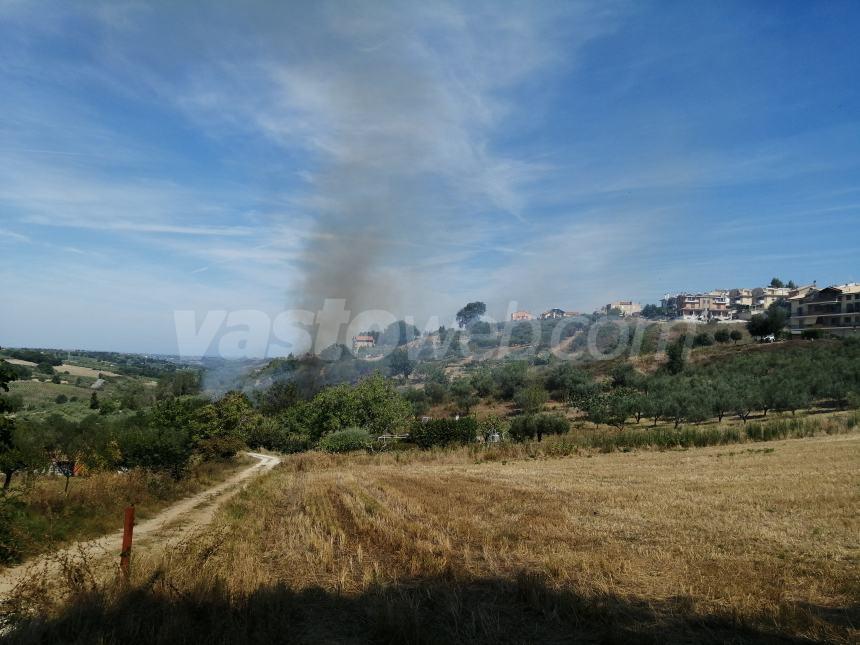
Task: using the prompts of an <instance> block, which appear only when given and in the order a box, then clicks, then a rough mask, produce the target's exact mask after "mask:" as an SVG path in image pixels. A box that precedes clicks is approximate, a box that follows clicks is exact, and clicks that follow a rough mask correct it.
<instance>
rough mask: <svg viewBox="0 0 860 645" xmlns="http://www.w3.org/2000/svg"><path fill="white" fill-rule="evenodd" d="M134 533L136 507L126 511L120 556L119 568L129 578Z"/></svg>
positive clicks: (130, 507)
mask: <svg viewBox="0 0 860 645" xmlns="http://www.w3.org/2000/svg"><path fill="white" fill-rule="evenodd" d="M133 533H134V505H131V506H129V507H127V508H126V509H125V523H124V524H123V527H122V551H121V552H120V554H119V568H120V570H121V571H122V574H123V575H124V576H125V577H126V578H128V570H129V564H130V563H131V537H132V534H133Z"/></svg>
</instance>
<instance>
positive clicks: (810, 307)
mask: <svg viewBox="0 0 860 645" xmlns="http://www.w3.org/2000/svg"><path fill="white" fill-rule="evenodd" d="M804 290H805V291H804ZM796 291H797V292H798V293H796V294H795V295H793V296H791V297H789V298H788V302H789V304H790V306H791V317H790V318H789V328H790V329H791V333H792V334H795V335H800V334H802V333H803V332H804V331H807V330H818V331H821V332H824V333H828V334H835V335H840V336H841V335H844V334H847V333H852V332H856V331H857V330H858V329H860V284H858V283H856V282H850V283H848V284H843V285H834V286H830V287H825V288H823V289H817V288H815V287H814V286H813V287H803V288H801V289H797V290H796Z"/></svg>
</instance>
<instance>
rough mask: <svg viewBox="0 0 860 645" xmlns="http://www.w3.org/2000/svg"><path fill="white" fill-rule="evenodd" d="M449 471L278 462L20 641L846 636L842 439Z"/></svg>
mask: <svg viewBox="0 0 860 645" xmlns="http://www.w3.org/2000/svg"><path fill="white" fill-rule="evenodd" d="M467 455H468V453H467V452H465V451H463V452H460V453H454V454H451V453H448V454H447V455H446V454H442V455H440V456H439V457H438V458H433V457H432V456H428V455H427V454H426V453H425V454H417V455H412V454H409V455H401V456H397V455H391V454H389V455H384V456H382V457H375V458H374V457H370V458H369V457H327V456H324V455H318V454H311V455H303V456H295V457H291V458H288V459H286V460H285V462H284V464H283V465H282V466H281V467H279V468H278V469H276V470H275V471H274V472H273V473H272V474H271V475H269V476H267V477H265V478H263V479H261V480H260V481H258V482H256V483H255V484H254V485H252V486H250V487H249V488H248V489H246V491H245V492H243V493H242V494H241V495H240V496H238V497H237V498H236V499H235V500H234V501H232V502H231V503H230V504H229V505H228V506H227V507H226V508H225V510H224V512H223V513H222V514H221V517H220V519H219V520H217V521H216V525H215V527H216V528H215V530H214V531H212V532H211V533H210V534H208V535H206V536H201V538H200V539H199V540H193V541H191V542H190V543H189V544H187V545H184V546H181V547H179V548H176V549H173V550H171V552H170V553H169V556H168V557H167V559H166V560H164V561H152V562H139V563H138V565H137V570H136V583H135V586H134V588H133V590H132V591H131V592H127V591H117V590H116V589H108V590H105V591H102V592H100V593H99V594H97V596H96V597H95V598H94V597H93V596H92V595H87V596H86V597H85V599H82V600H80V602H79V604H78V605H77V607H76V608H75V609H74V610H73V611H69V612H68V613H64V614H62V615H61V616H60V617H58V618H57V619H56V620H53V621H49V622H48V623H43V624H41V625H39V626H38V627H37V628H36V631H35V632H34V633H30V636H33V637H39V638H42V639H46V638H47V640H51V638H52V637H54V636H60V635H63V634H76V638H79V639H80V640H82V641H94V640H99V641H100V640H108V641H114V640H123V639H125V638H131V637H134V639H135V640H136V641H137V642H141V641H148V642H152V641H156V640H159V639H160V640H162V641H164V640H168V641H172V642H173V641H177V642H178V641H182V640H185V642H188V641H187V638H183V637H184V636H187V635H188V634H194V639H193V640H195V642H196V641H197V640H198V639H199V640H200V641H207V642H212V643H214V642H242V641H248V640H252V641H259V642H274V641H277V640H278V639H279V637H280V638H284V637H286V636H285V635H288V637H289V638H288V640H292V641H300V642H331V641H347V642H366V641H387V642H399V641H412V642H428V643H429V642H466V641H469V642H533V641H541V642H570V641H571V640H575V639H584V640H586V641H605V640H611V641H615V640H618V641H619V642H621V641H625V642H633V640H635V641H636V642H642V641H643V640H644V641H659V642H702V641H710V642H713V641H721V642H724V641H726V640H731V641H733V642H751V641H754V642H761V641H777V640H781V639H784V638H790V639H792V638H811V639H814V640H827V641H831V642H852V641H855V639H856V638H857V637H858V633H857V631H856V626H857V624H858V619H860V616H859V615H858V606H857V600H858V592H860V585H858V557H860V539H858V535H860V520H858V514H857V508H858V502H860V495H858V484H860V436H858V435H856V434H848V435H838V436H825V437H820V438H814V439H801V440H789V441H777V442H769V443H765V444H749V443H748V444H743V445H733V446H720V447H713V448H702V449H694V450H689V451H667V452H650V451H642V452H631V453H613V454H606V455H594V456H591V457H588V456H577V457H570V458H561V459H545V460H541V459H537V460H518V461H511V462H507V463H504V462H501V461H499V462H482V463H474V462H472V461H469V460H468V456H467ZM398 462H399V463H398ZM46 630H47V631H46ZM631 639H633V640H631ZM781 642H784V641H781Z"/></svg>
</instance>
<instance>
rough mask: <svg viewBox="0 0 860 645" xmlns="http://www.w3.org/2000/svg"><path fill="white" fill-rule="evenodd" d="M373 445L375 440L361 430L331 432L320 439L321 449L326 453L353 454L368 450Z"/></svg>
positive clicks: (350, 429) (351, 429)
mask: <svg viewBox="0 0 860 645" xmlns="http://www.w3.org/2000/svg"><path fill="white" fill-rule="evenodd" d="M372 443H373V438H372V437H371V436H370V435H369V434H368V433H367V431H366V430H362V429H361V428H347V429H346V430H338V431H337V432H330V433H329V434H327V435H325V436H323V438H322V439H320V444H319V445H320V449H321V450H324V451H325V452H353V451H355V450H366V449H367V448H369V447H370V446H371V444H372Z"/></svg>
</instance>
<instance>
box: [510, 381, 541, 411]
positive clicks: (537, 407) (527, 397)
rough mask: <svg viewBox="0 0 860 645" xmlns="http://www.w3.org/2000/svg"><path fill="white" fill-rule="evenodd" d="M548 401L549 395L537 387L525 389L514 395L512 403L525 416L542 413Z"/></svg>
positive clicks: (532, 386)
mask: <svg viewBox="0 0 860 645" xmlns="http://www.w3.org/2000/svg"><path fill="white" fill-rule="evenodd" d="M548 400H549V395H548V394H547V392H546V390H545V389H543V388H542V387H539V386H537V385H530V386H529V387H525V388H523V389H521V390H519V391H518V392H517V393H516V394H515V395H514V403H515V404H516V406H517V407H518V408H519V409H520V410H522V412H523V414H527V415H531V414H537V413H538V412H541V411H543V407H544V405H546V402H547V401H548Z"/></svg>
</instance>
